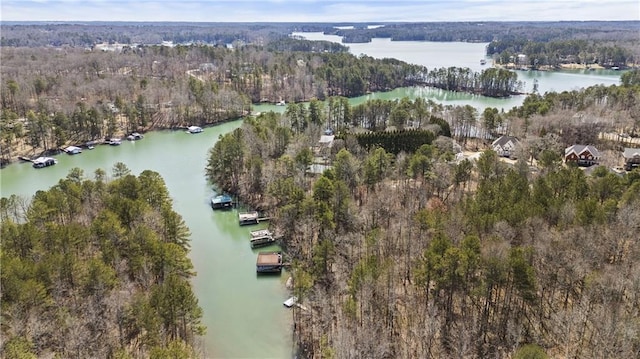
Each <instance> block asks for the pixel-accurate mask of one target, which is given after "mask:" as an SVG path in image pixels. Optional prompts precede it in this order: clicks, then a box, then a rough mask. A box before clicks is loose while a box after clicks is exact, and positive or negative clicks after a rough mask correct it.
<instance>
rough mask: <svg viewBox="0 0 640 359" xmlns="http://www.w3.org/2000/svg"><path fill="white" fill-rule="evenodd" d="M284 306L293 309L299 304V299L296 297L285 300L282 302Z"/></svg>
mask: <svg viewBox="0 0 640 359" xmlns="http://www.w3.org/2000/svg"><path fill="white" fill-rule="evenodd" d="M282 304H284V306H285V307H287V308H291V307H293V306H294V305H296V304H298V297H296V296H295V295H294V296H293V297H291V298H289V299H287V300H285V301H284V302H282Z"/></svg>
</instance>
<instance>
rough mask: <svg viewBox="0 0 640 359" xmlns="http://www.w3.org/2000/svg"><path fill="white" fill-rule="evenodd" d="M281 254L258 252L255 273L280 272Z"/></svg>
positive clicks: (281, 265) (281, 264)
mask: <svg viewBox="0 0 640 359" xmlns="http://www.w3.org/2000/svg"><path fill="white" fill-rule="evenodd" d="M282 267H283V263H282V252H260V253H258V258H257V259H256V272H257V273H280V272H282Z"/></svg>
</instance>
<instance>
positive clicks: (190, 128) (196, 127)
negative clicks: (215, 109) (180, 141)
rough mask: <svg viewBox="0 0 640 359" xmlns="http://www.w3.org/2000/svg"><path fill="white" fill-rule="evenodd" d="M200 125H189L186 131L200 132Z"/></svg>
mask: <svg viewBox="0 0 640 359" xmlns="http://www.w3.org/2000/svg"><path fill="white" fill-rule="evenodd" d="M202 131H203V130H202V127H198V126H189V128H187V132H189V133H200V132H202Z"/></svg>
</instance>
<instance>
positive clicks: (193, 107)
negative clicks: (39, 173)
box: [0, 39, 426, 163]
mask: <svg viewBox="0 0 640 359" xmlns="http://www.w3.org/2000/svg"><path fill="white" fill-rule="evenodd" d="M329 47H331V48H332V51H334V52H329V51H325V50H327V49H328V48H329ZM269 48H271V49H272V50H265V49H263V48H262V47H260V46H250V45H246V46H240V47H238V48H226V47H212V46H201V45H190V46H176V47H168V46H148V47H147V46H144V47H128V48H123V49H122V51H118V52H110V51H86V50H84V49H78V48H64V49H60V48H56V49H54V48H3V50H2V52H1V53H0V59H1V60H2V64H3V66H2V84H1V86H2V91H1V99H0V103H1V105H2V115H1V116H2V118H1V125H2V135H1V136H2V158H3V159H4V160H3V163H4V162H7V161H9V160H11V159H12V158H15V157H16V156H17V155H18V154H25V152H26V153H28V154H29V155H37V154H39V153H40V152H41V151H47V150H56V149H59V148H60V147H62V146H65V145H67V144H84V143H85V142H87V141H90V140H100V139H103V138H110V137H112V136H122V134H127V133H131V132H134V131H145V130H148V129H159V128H177V127H181V126H182V127H184V126H189V125H199V126H202V125H206V124H215V123H220V122H222V121H226V120H229V119H236V118H238V117H241V116H244V115H247V114H248V113H249V112H250V111H251V104H252V103H257V102H265V101H266V102H271V103H276V102H279V101H287V102H298V101H304V100H309V99H313V98H317V99H325V98H326V97H328V96H336V95H340V96H358V95H362V94H364V93H367V92H370V91H380V90H387V89H393V88H397V87H402V86H408V85H412V84H415V83H416V81H417V80H416V79H418V78H420V75H421V74H423V73H426V69H424V67H422V66H417V65H409V64H406V63H403V62H401V61H397V60H391V59H385V60H376V59H373V58H371V57H366V56H362V57H356V56H354V55H351V54H348V53H346V52H344V51H346V50H345V49H344V48H342V47H340V46H336V45H335V44H330V43H323V42H310V41H305V40H295V39H285V40H282V41H278V42H274V43H271V44H270V45H269ZM293 49H300V50H302V51H293ZM16 151H20V152H22V153H16Z"/></svg>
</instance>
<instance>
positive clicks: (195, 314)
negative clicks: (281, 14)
mask: <svg viewBox="0 0 640 359" xmlns="http://www.w3.org/2000/svg"><path fill="white" fill-rule="evenodd" d="M637 25H638V22H612V23H609V22H593V23H591V22H586V23H583V22H578V23H574V22H566V23H565V22H563V23H483V24H482V26H480V25H479V24H477V23H427V24H421V26H417V25H416V24H385V26H382V27H379V28H376V29H369V28H367V27H366V26H364V25H359V24H356V25H355V26H354V27H353V29H336V28H335V27H334V26H333V25H331V24H268V23H266V24H257V23H255V24H250V25H247V24H171V23H170V24H167V23H144V24H142V25H141V24H129V23H113V24H111V23H110V24H102V23H96V24H88V25H78V24H37V23H36V24H21V23H9V24H7V23H2V24H1V28H2V39H1V46H2V48H1V49H2V51H1V52H0V60H1V62H2V84H1V86H2V87H1V98H0V104H1V106H2V108H1V109H2V113H1V115H0V125H1V127H0V131H1V133H0V145H1V148H0V155H1V158H2V162H3V164H6V163H9V162H11V161H14V160H15V159H16V158H17V156H19V155H20V156H22V155H26V156H30V157H33V156H36V155H41V154H48V153H55V152H56V151H59V150H60V148H62V147H64V146H67V145H70V144H84V143H87V142H89V141H100V140H104V139H107V138H110V137H113V136H121V135H123V134H129V133H132V132H138V131H139V132H144V131H149V130H157V129H166V128H182V127H185V126H189V125H199V126H205V125H214V124H219V123H222V122H225V121H228V120H232V119H238V118H241V117H242V118H244V122H243V124H242V126H241V127H240V128H238V129H236V130H234V131H232V132H231V133H229V134H227V135H225V136H222V137H221V138H220V139H219V140H218V141H217V142H216V143H215V145H213V144H212V148H211V150H210V153H209V160H208V165H207V168H206V172H207V177H208V179H209V180H210V181H211V182H212V183H213V184H215V185H216V186H217V187H218V188H220V190H222V191H225V192H227V193H230V194H233V195H234V196H237V197H238V198H239V199H241V200H242V201H243V202H244V203H246V204H247V205H248V206H251V207H252V208H255V209H256V210H259V211H261V212H262V213H264V214H266V215H268V216H269V217H270V218H271V226H272V230H273V231H274V232H276V233H278V234H280V235H281V238H282V239H281V246H282V249H283V252H284V255H285V256H286V258H287V261H288V262H290V263H291V273H292V276H293V286H294V289H293V291H294V294H295V295H296V296H297V298H298V300H299V302H300V303H302V304H303V305H304V307H305V309H302V308H297V307H294V309H293V310H294V328H293V331H294V333H293V334H294V341H295V347H296V354H297V355H298V356H299V357H303V358H442V357H459V358H486V357H495V358H518V359H524V358H548V357H574V358H582V357H587V358H633V357H638V356H640V321H639V318H640V311H639V308H640V263H638V261H637V258H639V257H640V236H639V235H638V233H639V232H640V172H639V170H638V169H635V170H630V171H613V170H612V168H614V167H616V161H617V160H618V157H616V156H615V155H614V154H615V153H618V152H620V150H621V149H622V148H624V147H625V146H630V144H631V143H632V142H628V143H627V142H624V140H623V141H622V142H621V141H619V140H612V139H609V138H607V137H605V136H603V134H606V133H612V132H613V133H621V132H623V133H625V135H626V136H627V137H625V138H627V139H629V140H628V141H631V139H633V140H635V138H636V137H638V135H640V132H639V130H640V70H638V69H631V70H628V71H625V72H624V73H623V74H622V76H621V83H620V85H614V86H601V85H600V86H593V87H589V88H585V89H581V90H575V91H566V92H562V93H555V92H550V93H545V94H540V93H537V92H534V93H532V94H529V95H528V96H527V97H526V99H525V100H524V103H523V104H522V105H521V106H518V107H515V108H513V109H511V110H508V111H499V110H498V109H495V108H487V109H484V110H483V111H478V110H477V109H475V108H474V107H472V106H469V105H466V106H451V105H446V106H445V105H441V104H438V103H435V102H433V101H431V100H425V99H422V98H419V99H415V100H410V99H407V98H404V99H399V100H394V101H387V100H371V101H367V102H365V103H363V104H360V105H357V106H351V105H350V104H349V102H348V98H349V97H354V96H359V95H363V94H366V93H369V92H375V91H386V90H391V89H395V88H399V87H406V86H431V87H437V88H441V89H446V90H453V91H462V92H469V93H474V94H482V95H486V96H493V97H504V96H510V95H513V94H517V93H519V92H520V91H521V89H520V84H518V83H517V81H516V80H517V77H516V76H515V74H514V73H513V72H512V71H510V70H508V69H505V68H499V67H495V68H488V69H486V70H484V71H482V72H479V73H475V72H473V71H471V70H470V69H464V68H453V67H450V68H441V69H426V68H425V67H423V66H418V65H413V64H408V63H404V62H402V61H399V60H394V59H374V58H372V57H368V56H354V55H351V54H349V52H348V49H347V48H346V47H345V46H343V45H340V44H334V43H330V42H323V41H307V40H303V39H298V38H292V37H290V36H289V34H290V33H291V32H292V31H325V32H326V33H332V34H340V35H342V36H345V43H348V42H359V41H368V40H367V39H369V40H370V39H371V38H373V37H382V36H385V35H388V37H393V39H394V40H416V39H419V40H428V41H473V42H479V41H483V42H484V41H486V42H488V43H489V46H488V47H487V51H488V54H489V55H491V56H494V58H495V59H496V61H497V62H496V63H504V64H507V63H511V62H512V61H513V60H514V59H517V58H518V54H522V55H524V57H523V58H524V59H527V60H526V61H527V62H526V63H522V64H520V65H523V66H528V67H531V68H537V67H539V66H542V65H549V66H550V67H551V68H553V67H555V66H557V65H559V64H562V63H576V62H579V63H581V64H585V65H595V64H597V65H599V66H602V67H605V68H613V67H617V68H618V69H622V70H624V69H626V68H632V67H634V66H635V64H636V63H637V60H638V59H639V58H640V51H639V50H640V49H639V48H638V43H637V38H635V39H634V36H633V34H634V33H635V35H636V37H637V31H636V30H634V29H637ZM634 31H635V32H634ZM585 34H590V37H589V38H588V40H587V39H584V35H585ZM163 42H164V43H163ZM169 42H170V43H171V44H170V45H169V44H168V43H169ZM560 53H561V54H562V55H559V54H560ZM280 101H284V102H286V104H287V105H286V111H285V112H284V113H283V114H277V113H273V112H269V113H262V114H253V113H252V111H251V106H252V104H254V103H278V102H280ZM303 102H304V103H303ZM327 133H330V134H332V135H335V139H334V141H333V142H332V145H331V146H330V147H323V146H321V145H319V144H318V139H319V138H320V136H322V135H323V134H327ZM501 135H509V136H514V137H517V138H519V139H520V140H521V141H520V146H519V147H518V149H517V151H515V152H514V155H513V156H512V158H511V159H509V158H506V159H505V158H503V157H500V156H499V154H498V153H496V152H495V151H494V150H492V149H491V148H490V144H491V141H492V140H493V139H495V138H497V137H499V136H501ZM576 143H584V144H593V145H597V146H598V148H599V149H600V150H601V151H602V152H603V154H608V155H603V156H602V159H601V161H600V164H601V165H600V166H593V167H591V168H589V169H588V170H587V169H585V168H582V167H577V166H575V165H570V164H566V163H564V161H563V157H562V154H563V150H564V149H565V148H566V147H568V146H571V145H574V144H576ZM470 150H473V151H475V152H478V153H479V155H478V156H477V157H476V158H475V159H463V158H460V157H459V154H462V153H463V152H467V151H470ZM318 159H321V160H322V163H323V164H325V165H327V166H328V169H327V170H325V171H323V172H321V173H320V172H314V171H312V170H311V168H312V165H313V164H314V163H317V161H318ZM0 220H1V227H0V234H1V236H2V253H1V257H0V258H1V261H2V272H1V277H0V279H1V282H0V285H1V296H2V297H1V302H2V303H1V304H2V306H1V309H2V327H1V330H2V338H3V339H2V343H1V345H2V348H1V350H2V356H3V357H6V358H35V357H47V356H51V357H54V356H59V357H105V358H146V357H152V358H176V357H180V358H190V357H198V353H200V351H199V350H198V348H197V346H196V345H195V338H197V337H198V336H200V335H202V334H203V333H204V331H205V330H206V328H204V326H203V325H202V324H201V323H200V319H201V317H202V310H201V309H200V307H199V306H198V302H197V299H196V297H195V296H194V294H193V292H192V289H191V286H190V283H189V279H190V278H192V277H193V276H194V275H195V273H194V272H193V266H192V264H191V261H190V260H189V257H188V255H189V229H188V228H187V227H186V225H185V224H184V221H183V220H182V218H181V217H180V215H179V214H178V213H176V212H175V211H174V210H173V209H172V201H171V198H170V196H169V194H168V191H167V189H166V187H165V185H164V181H163V179H162V178H161V177H160V176H159V174H158V173H156V172H153V171H149V170H147V171H143V172H142V173H140V175H138V176H134V175H132V174H131V173H130V171H129V169H128V168H127V167H126V164H123V163H118V164H116V166H115V167H114V168H113V169H111V174H110V175H107V172H106V171H105V170H98V171H96V172H95V173H94V174H93V179H89V178H88V177H87V176H86V175H85V174H84V173H83V171H82V170H81V169H77V168H76V169H73V170H72V171H71V172H70V173H69V175H68V176H67V177H66V178H64V179H62V180H60V181H59V183H58V184H57V185H55V186H54V187H52V188H51V189H49V190H47V191H39V192H37V193H36V194H35V195H34V197H33V198H32V199H31V200H30V201H24V200H22V199H20V198H17V197H15V196H12V197H9V198H2V199H1V201H0Z"/></svg>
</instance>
